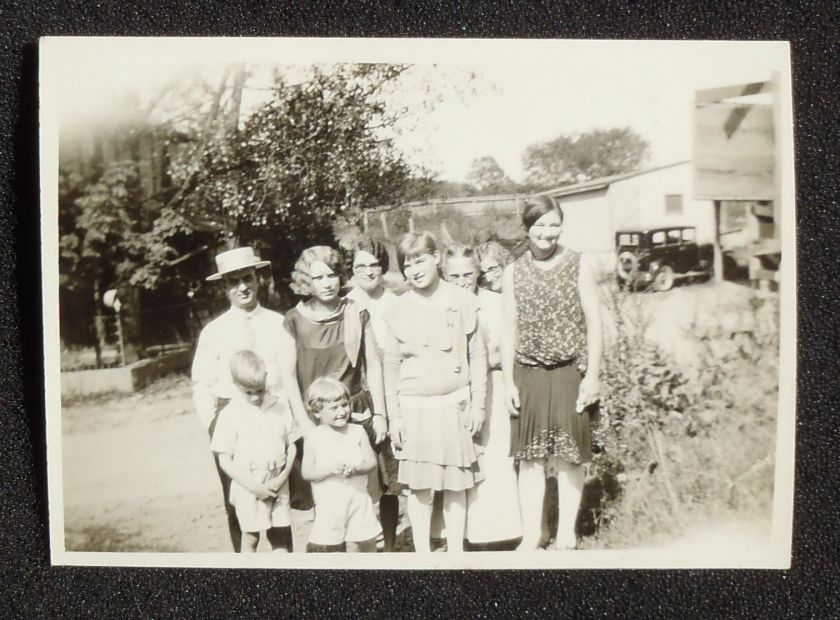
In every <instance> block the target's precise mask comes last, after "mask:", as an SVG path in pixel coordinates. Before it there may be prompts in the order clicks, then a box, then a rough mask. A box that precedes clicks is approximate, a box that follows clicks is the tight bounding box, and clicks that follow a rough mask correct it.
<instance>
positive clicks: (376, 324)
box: [342, 235, 404, 552]
mask: <svg viewBox="0 0 840 620" xmlns="http://www.w3.org/2000/svg"><path fill="white" fill-rule="evenodd" d="M342 249H343V250H344V251H345V253H346V254H347V256H348V258H349V260H348V263H349V265H350V269H351V271H352V272H353V277H352V279H351V284H352V285H353V288H352V289H351V290H350V292H349V293H347V299H350V300H353V301H354V302H356V304H357V305H358V306H359V307H360V308H364V309H365V310H367V312H368V313H369V314H370V324H371V329H372V333H373V338H374V340H375V344H376V346H377V351H378V352H380V353H381V351H382V342H383V340H384V338H385V335H384V332H385V330H387V327H386V326H385V321H384V318H383V317H384V315H385V313H386V312H387V310H388V308H390V307H391V304H392V303H393V302H394V300H395V299H396V298H397V296H396V295H395V294H394V293H392V292H391V291H389V290H387V289H386V288H385V280H384V277H383V276H384V274H385V273H387V271H388V266H389V262H388V250H387V248H386V247H385V246H384V245H383V244H382V243H380V242H379V241H376V240H374V239H372V238H370V237H368V236H367V235H362V236H359V237H358V238H356V239H354V240H353V241H352V242H351V243H350V244H349V245H347V246H345V247H343V248H342ZM383 413H384V411H383ZM375 449H376V453H377V454H376V455H377V462H378V465H379V472H380V477H381V480H382V486H383V489H382V496H381V497H380V498H379V517H380V519H381V521H382V536H383V541H384V546H383V549H384V551H386V552H390V551H393V550H394V545H395V544H396V538H397V526H398V524H399V518H400V515H399V510H400V506H399V495H400V492H401V491H402V489H403V488H404V487H403V485H401V484H400V483H399V482H398V480H397V468H398V465H397V460H396V459H395V458H394V453H393V450H392V447H391V441H390V439H389V438H388V437H384V438H383V440H382V441H381V442H380V443H379V444H377V445H376V446H375Z"/></svg>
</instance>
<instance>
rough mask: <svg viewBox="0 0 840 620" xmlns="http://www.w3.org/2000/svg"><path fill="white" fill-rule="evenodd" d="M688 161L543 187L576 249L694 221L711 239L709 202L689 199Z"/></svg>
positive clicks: (702, 237)
mask: <svg viewBox="0 0 840 620" xmlns="http://www.w3.org/2000/svg"><path fill="white" fill-rule="evenodd" d="M692 177H693V169H692V167H691V162H690V161H681V162H676V163H673V164H668V165H665V166H658V167H655V168H648V169H646V170H638V171H636V172H628V173H625V174H618V175H615V176H610V177H603V178H600V179H593V180H591V181H586V182H584V183H577V184H575V185H567V186H565V187H558V188H555V189H551V190H548V191H545V192H542V194H543V195H546V196H551V197H552V198H553V199H554V200H555V201H556V202H557V204H559V205H560V206H561V208H562V209H563V214H564V218H565V221H564V226H563V243H564V244H565V245H568V246H569V247H571V248H573V249H575V250H578V251H581V252H599V253H600V252H603V253H610V254H612V253H613V252H614V251H615V233H616V231H619V230H622V229H633V228H651V227H656V226H695V227H696V228H697V239H698V241H700V242H711V241H712V240H713V239H714V230H715V220H714V205H713V203H712V201H711V200H695V199H693V198H692V196H693V191H692V181H693V178H692Z"/></svg>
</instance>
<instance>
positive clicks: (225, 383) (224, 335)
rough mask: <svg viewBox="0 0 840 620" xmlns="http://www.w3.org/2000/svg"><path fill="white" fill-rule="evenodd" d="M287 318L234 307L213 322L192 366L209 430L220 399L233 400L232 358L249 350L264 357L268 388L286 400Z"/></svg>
mask: <svg viewBox="0 0 840 620" xmlns="http://www.w3.org/2000/svg"><path fill="white" fill-rule="evenodd" d="M282 329H283V315H282V314H280V313H279V312H274V311H273V310H267V309H266V308H263V307H262V306H259V305H258V306H257V307H256V308H255V309H254V310H252V311H250V312H247V311H245V310H242V309H241V308H237V307H235V306H231V308H230V309H229V310H227V311H226V312H224V313H223V314H221V315H220V316H218V317H216V318H215V319H213V320H212V321H210V322H209V323H208V324H207V325H206V326H205V327H204V329H202V330H201V335H199V337H198V344H197V345H196V348H195V357H194V358H193V365H192V381H193V402H194V403H195V409H196V413H198V419H199V420H200V421H201V423H202V424H203V425H204V428H205V429H209V428H210V424H211V423H212V422H213V419H214V418H215V417H216V399H219V398H222V399H230V398H232V397H233V395H234V394H235V393H236V387H235V386H234V385H233V381H232V380H231V376H230V358H231V356H232V355H233V354H234V353H236V352H237V351H241V350H243V349H248V350H251V351H253V352H254V353H256V354H257V355H259V356H260V359H262V361H263V363H264V364H265V369H266V373H267V377H266V388H267V389H268V391H269V392H271V393H273V394H275V395H277V396H281V397H282V390H281V388H280V331H281V330H282Z"/></svg>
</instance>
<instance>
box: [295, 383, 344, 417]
mask: <svg viewBox="0 0 840 620" xmlns="http://www.w3.org/2000/svg"><path fill="white" fill-rule="evenodd" d="M345 398H346V399H347V400H348V401H349V400H350V392H349V391H348V390H347V386H346V385H344V384H343V383H342V382H341V381H339V380H338V379H335V378H333V377H318V378H317V379H315V381H313V382H312V384H311V385H310V386H309V389H307V390H306V410H307V411H309V413H311V414H312V415H315V414H317V413H320V412H321V410H322V409H323V408H324V405H328V404H331V403H335V402H338V401H340V400H342V399H345Z"/></svg>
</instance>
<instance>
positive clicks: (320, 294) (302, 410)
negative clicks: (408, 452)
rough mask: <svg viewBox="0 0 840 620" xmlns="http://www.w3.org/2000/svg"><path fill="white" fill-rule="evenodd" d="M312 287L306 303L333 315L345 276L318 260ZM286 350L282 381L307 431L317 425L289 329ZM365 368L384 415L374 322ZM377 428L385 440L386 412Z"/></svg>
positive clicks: (318, 313) (368, 331) (297, 418)
mask: <svg viewBox="0 0 840 620" xmlns="http://www.w3.org/2000/svg"><path fill="white" fill-rule="evenodd" d="M310 277H311V283H310V290H311V292H312V297H311V298H310V299H309V300H308V301H306V305H307V306H308V307H309V309H310V310H311V311H312V312H313V314H315V315H316V316H324V317H326V316H329V315H330V314H332V313H333V312H334V311H335V310H336V308H338V305H339V304H340V303H341V298H340V297H339V292H340V290H341V279H340V277H339V275H338V274H337V273H335V272H334V271H333V270H332V269H331V268H330V267H329V266H328V265H327V264H326V263H324V262H322V261H314V262H313V263H312V266H311V273H310ZM280 338H281V339H282V341H283V342H282V345H283V346H282V350H283V351H284V352H285V354H284V356H283V360H282V364H281V380H282V382H283V388H284V390H285V392H286V396H287V398H288V400H289V404H290V406H291V409H292V414H293V415H294V417H295V421H296V422H297V423H298V425H299V426H300V428H301V430H302V432H303V433H306V432H308V431H310V430H312V429H313V428H315V423H314V422H312V420H311V419H310V418H309V415H307V413H306V407H305V406H304V404H303V395H302V394H301V391H300V386H299V384H298V380H297V349H296V348H295V341H294V338H293V337H292V335H291V334H290V333H288V332H287V331H285V330H282V331H281V334H280ZM362 355H363V357H364V363H365V368H366V370H367V374H366V376H367V387H368V390H369V391H370V395H371V398H372V400H373V407H374V410H375V411H374V413H375V414H382V413H383V412H384V411H385V389H384V387H383V384H382V362H381V360H380V359H379V352H378V351H377V350H376V346H375V345H374V339H373V330H372V329H371V326H370V322H368V325H367V327H366V329H365V337H364V349H363V351H362ZM373 430H374V433H375V437H374V440H375V442H376V443H380V442H382V440H384V439H385V436H386V434H387V432H388V424H387V422H386V420H385V417H384V416H383V415H374V417H373Z"/></svg>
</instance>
